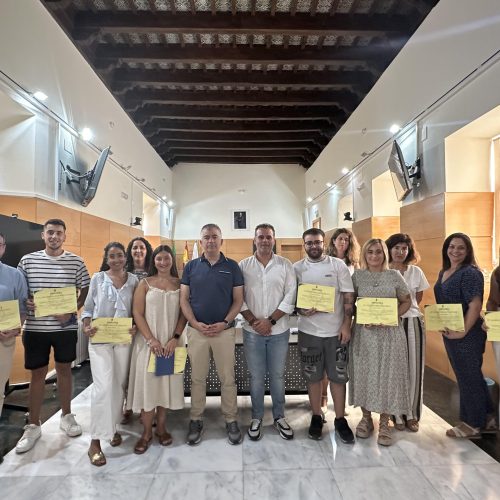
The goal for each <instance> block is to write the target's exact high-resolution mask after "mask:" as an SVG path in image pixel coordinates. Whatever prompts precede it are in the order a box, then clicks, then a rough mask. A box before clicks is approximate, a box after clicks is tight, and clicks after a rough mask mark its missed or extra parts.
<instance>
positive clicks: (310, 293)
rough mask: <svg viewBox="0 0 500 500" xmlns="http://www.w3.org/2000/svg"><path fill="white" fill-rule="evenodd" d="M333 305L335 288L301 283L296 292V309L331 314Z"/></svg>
mask: <svg viewBox="0 0 500 500" xmlns="http://www.w3.org/2000/svg"><path fill="white" fill-rule="evenodd" d="M334 304H335V287H333V286H326V285H308V284H305V283H302V284H300V285H299V289H298V291H297V307H299V308H300V309H312V308H313V307H314V309H316V310H317V311H321V312H327V313H332V312H333V310H334Z"/></svg>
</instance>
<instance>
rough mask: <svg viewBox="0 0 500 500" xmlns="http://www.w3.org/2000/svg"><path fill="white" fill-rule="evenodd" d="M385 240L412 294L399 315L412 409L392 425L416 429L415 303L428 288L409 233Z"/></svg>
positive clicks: (420, 337) (420, 346) (418, 352)
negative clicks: (406, 350)
mask: <svg viewBox="0 0 500 500" xmlns="http://www.w3.org/2000/svg"><path fill="white" fill-rule="evenodd" d="M386 244H387V249H388V250H389V268H390V269H395V270H396V271H399V272H400V273H401V275H402V276H403V278H404V280H405V281H406V284H407V285H408V288H409V289H410V296H411V307H410V309H408V311H407V312H405V313H404V314H403V316H402V320H403V328H404V329H405V333H406V341H407V343H408V365H409V366H408V368H409V374H410V403H411V412H410V413H409V414H407V415H395V419H396V424H395V427H396V429H398V430H400V431H402V430H404V429H405V427H406V428H408V429H409V430H410V431H412V432H417V431H418V426H419V420H420V416H421V414H422V396H423V381H424V368H425V361H424V360H425V330H424V325H423V322H422V313H421V312H420V309H419V307H418V304H420V302H421V301H422V296H423V294H424V290H426V289H427V288H429V283H428V281H427V279H426V278H425V275H424V273H423V271H422V269H420V268H419V267H418V266H415V265H414V264H415V263H416V262H418V260H419V259H420V256H419V255H418V252H417V249H416V248H415V243H414V242H413V240H412V238H411V236H410V235H408V234H403V233H397V234H393V235H392V236H390V237H389V238H388V239H387V240H386Z"/></svg>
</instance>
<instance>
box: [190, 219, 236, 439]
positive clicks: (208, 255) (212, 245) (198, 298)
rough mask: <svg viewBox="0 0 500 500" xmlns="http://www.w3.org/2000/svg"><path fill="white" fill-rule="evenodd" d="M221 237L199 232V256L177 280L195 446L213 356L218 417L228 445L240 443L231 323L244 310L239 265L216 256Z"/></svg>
mask: <svg viewBox="0 0 500 500" xmlns="http://www.w3.org/2000/svg"><path fill="white" fill-rule="evenodd" d="M222 242H223V240H222V233H221V230H220V227H219V226H217V225H216V224H206V225H205V226H203V227H202V228H201V238H200V245H201V247H202V249H203V255H202V256H201V257H200V258H198V259H195V260H192V261H190V262H188V263H187V264H186V267H185V268H184V272H183V274H182V279H181V308H182V312H183V313H184V316H185V317H186V318H187V320H188V332H187V336H188V354H189V359H190V362H191V421H190V422H189V431H188V436H187V443H188V444H189V445H192V446H193V445H195V444H198V443H199V442H200V441H201V435H202V433H203V420H202V418H203V412H204V410H205V403H206V396H207V394H206V382H207V375H208V369H209V363H210V352H212V355H213V358H214V361H215V365H216V367H217V374H218V375H219V379H220V383H221V404H222V414H223V415H224V419H225V421H226V431H227V436H228V440H229V443H231V444H239V443H241V439H242V436H241V431H240V429H239V427H238V422H237V420H236V419H237V416H238V407H237V402H236V396H237V393H236V383H235V380H234V364H235V355H234V345H235V329H234V318H235V317H236V316H237V314H238V313H239V312H240V309H241V306H242V304H243V275H242V273H241V270H240V268H239V266H238V264H237V263H236V262H235V261H234V260H232V259H227V258H226V257H225V256H224V254H223V253H222V252H221V251H220V249H221V246H222Z"/></svg>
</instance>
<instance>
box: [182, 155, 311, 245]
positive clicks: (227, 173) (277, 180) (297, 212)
mask: <svg viewBox="0 0 500 500" xmlns="http://www.w3.org/2000/svg"><path fill="white" fill-rule="evenodd" d="M173 171H174V193H175V194H174V196H175V200H176V203H177V206H176V211H177V215H176V220H175V229H174V234H175V239H180V240H183V239H196V238H198V237H199V233H200V228H201V227H202V226H203V225H204V224H207V223H210V222H214V223H216V224H218V225H219V226H220V227H221V229H222V235H223V237H224V238H226V239H234V238H251V237H253V229H254V227H255V226H256V225H257V224H259V223H262V222H269V223H270V224H272V225H273V226H274V227H275V229H276V236H277V237H279V238H287V237H289V238H295V237H299V236H300V235H301V234H302V232H303V223H302V210H303V207H304V169H303V168H302V167H300V166H298V165H258V164H257V165H232V164H228V165H223V164H189V163H184V164H178V165H176V166H175V167H174V169H173ZM243 189H244V190H245V191H244V193H243V194H240V192H238V190H243ZM232 210H248V214H249V218H248V220H247V227H248V230H233V229H232V225H231V222H232V219H231V211H232Z"/></svg>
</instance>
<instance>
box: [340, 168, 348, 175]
mask: <svg viewBox="0 0 500 500" xmlns="http://www.w3.org/2000/svg"><path fill="white" fill-rule="evenodd" d="M341 172H342V173H343V174H344V175H345V174H348V173H349V169H348V168H347V167H344V168H343V169H342V170H341Z"/></svg>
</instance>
